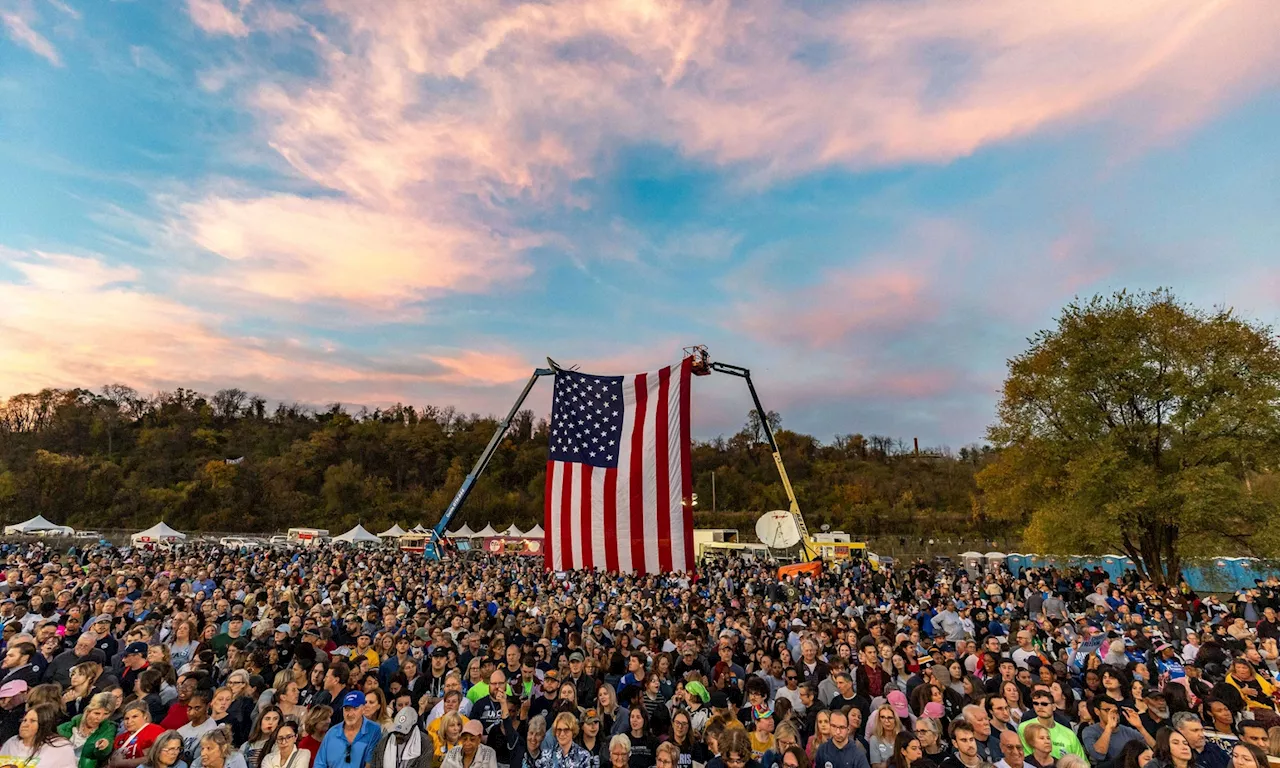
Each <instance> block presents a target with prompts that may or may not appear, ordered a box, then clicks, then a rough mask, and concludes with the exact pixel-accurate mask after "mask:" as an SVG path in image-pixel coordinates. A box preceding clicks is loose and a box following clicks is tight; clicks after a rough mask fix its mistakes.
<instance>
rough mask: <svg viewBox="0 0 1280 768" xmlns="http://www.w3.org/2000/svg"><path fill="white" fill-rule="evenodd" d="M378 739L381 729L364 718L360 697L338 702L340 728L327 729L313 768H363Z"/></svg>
mask: <svg viewBox="0 0 1280 768" xmlns="http://www.w3.org/2000/svg"><path fill="white" fill-rule="evenodd" d="M381 738H382V728H380V727H379V726H378V724H377V723H375V722H373V721H372V720H370V719H368V718H366V717H365V716H364V694H363V693H361V692H360V691H351V692H350V693H348V694H347V695H346V696H345V697H344V698H343V699H342V726H341V727H339V728H330V729H329V731H328V733H326V734H325V735H324V740H323V741H321V742H320V748H319V750H318V751H317V753H316V760H315V764H314V766H313V768H364V766H365V764H366V763H368V762H369V758H370V757H371V756H372V755H373V749H374V747H375V746H376V745H377V744H378V740H379V739H381Z"/></svg>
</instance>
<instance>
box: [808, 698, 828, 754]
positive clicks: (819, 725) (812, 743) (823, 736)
mask: <svg viewBox="0 0 1280 768" xmlns="http://www.w3.org/2000/svg"><path fill="white" fill-rule="evenodd" d="M830 740H831V710H829V709H824V710H822V711H821V712H819V713H818V714H817V716H816V717H815V718H814V722H813V735H812V736H810V737H809V743H808V744H806V745H805V748H804V751H805V754H807V755H808V756H809V759H810V760H813V758H814V756H815V755H817V754H818V747H820V746H822V745H823V744H826V743H827V742H828V741H830Z"/></svg>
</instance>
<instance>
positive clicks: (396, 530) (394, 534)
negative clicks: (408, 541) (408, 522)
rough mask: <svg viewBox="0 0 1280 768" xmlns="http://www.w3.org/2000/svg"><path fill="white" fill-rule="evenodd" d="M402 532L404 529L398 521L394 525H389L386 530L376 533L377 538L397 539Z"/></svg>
mask: <svg viewBox="0 0 1280 768" xmlns="http://www.w3.org/2000/svg"><path fill="white" fill-rule="evenodd" d="M404 533H405V531H404V529H403V528H401V527H400V524H399V523H396V524H395V525H393V526H391V527H390V528H388V529H387V530H385V531H383V532H382V533H380V534H378V538H380V539H398V538H400V537H401V536H403V535H404Z"/></svg>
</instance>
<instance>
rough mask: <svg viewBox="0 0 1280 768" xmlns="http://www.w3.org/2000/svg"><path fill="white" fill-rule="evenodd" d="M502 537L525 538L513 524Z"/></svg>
mask: <svg viewBox="0 0 1280 768" xmlns="http://www.w3.org/2000/svg"><path fill="white" fill-rule="evenodd" d="M502 535H503V536H510V537H511V538H513V539H519V538H523V537H524V532H523V531H521V530H520V529H519V528H517V527H516V524H515V523H512V524H511V527H510V528H508V529H507V530H505V531H503V532H502Z"/></svg>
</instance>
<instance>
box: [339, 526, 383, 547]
mask: <svg viewBox="0 0 1280 768" xmlns="http://www.w3.org/2000/svg"><path fill="white" fill-rule="evenodd" d="M333 540H334V541H345V542H346V543H348V544H362V543H366V542H369V543H377V542H380V541H382V539H379V538H378V537H377V536H374V535H373V534H372V533H369V532H368V531H366V530H365V529H364V526H363V525H357V526H356V527H355V528H352V529H351V530H349V531H347V532H346V533H344V534H342V535H341V536H334V537H333Z"/></svg>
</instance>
